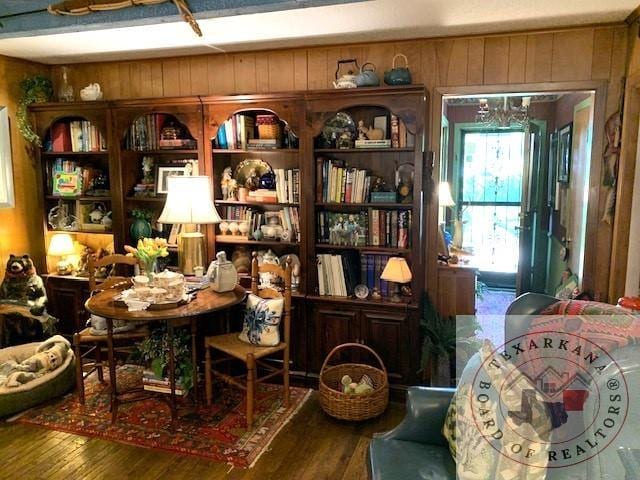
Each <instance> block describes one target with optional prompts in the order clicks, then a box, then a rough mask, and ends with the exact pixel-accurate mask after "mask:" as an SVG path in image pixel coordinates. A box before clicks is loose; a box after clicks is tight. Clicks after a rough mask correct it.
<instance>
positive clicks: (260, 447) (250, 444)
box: [16, 365, 311, 468]
mask: <svg viewBox="0 0 640 480" xmlns="http://www.w3.org/2000/svg"><path fill="white" fill-rule="evenodd" d="M141 374H142V371H141V369H140V368H138V367H135V366H131V365H125V366H121V367H118V389H121V388H122V389H126V388H129V387H131V386H135V385H140V382H141ZM105 375H106V373H105ZM107 380H108V379H107ZM216 387H218V388H216ZM214 389H215V394H214V402H213V405H212V406H211V407H207V406H206V405H204V403H205V402H201V403H202V405H198V406H197V407H196V406H194V405H193V403H192V402H191V401H189V400H186V399H180V400H179V402H180V403H179V406H180V407H181V408H180V409H179V415H180V418H179V419H178V420H177V421H176V428H175V430H174V431H173V432H172V431H171V429H170V426H171V413H170V410H169V406H168V403H167V402H165V401H163V400H162V399H160V398H158V397H157V396H155V397H151V398H147V399H144V400H137V401H133V402H130V403H120V404H119V406H118V422H117V423H116V424H115V425H112V424H111V414H110V412H109V394H108V386H107V385H106V384H105V385H101V384H100V383H99V382H98V381H97V379H96V378H95V377H92V378H90V379H88V380H87V382H86V388H85V393H86V404H85V405H84V406H82V405H80V403H79V402H78V398H77V396H76V394H75V393H70V394H68V395H66V396H65V397H63V398H62V399H61V400H59V401H58V402H56V403H53V404H49V405H46V406H44V407H36V408H34V409H32V410H28V411H27V412H26V413H25V414H24V415H22V416H21V417H19V418H18V419H17V420H16V421H17V422H19V423H24V424H31V425H38V426H42V427H46V428H50V429H52V430H61V431H65V432H71V433H76V434H79V435H85V436H88V437H100V438H104V439H108V440H113V441H116V442H121V443H127V444H131V445H137V446H141V447H146V448H155V449H160V450H165V451H168V452H172V453H179V454H185V455H194V456H198V457H203V458H207V459H210V460H213V461H216V462H221V463H222V462H224V463H228V464H230V465H233V466H234V467H240V468H247V467H251V466H252V465H253V464H254V463H255V461H256V460H257V459H258V457H259V456H260V455H261V454H262V453H263V452H264V451H265V450H266V448H267V447H268V446H269V444H270V443H271V441H272V440H273V439H274V438H275V436H276V435H277V434H278V432H279V431H280V429H281V428H282V427H283V426H284V425H285V424H286V423H287V422H288V421H289V420H290V419H291V418H292V417H293V415H294V414H295V413H296V412H297V411H298V409H299V408H300V407H301V406H302V405H303V404H304V402H305V401H306V400H307V399H308V398H309V394H310V393H311V390H309V389H304V388H296V387H291V402H290V406H289V408H285V407H284V405H283V399H282V387H281V386H280V385H270V384H260V385H259V386H258V388H257V390H258V391H257V394H256V401H255V414H254V415H255V416H254V418H255V420H254V428H253V429H252V430H251V431H247V429H246V427H245V426H244V425H245V418H246V417H245V402H244V393H243V392H241V391H240V390H239V389H236V388H231V387H229V386H222V385H219V386H218V385H214ZM158 395H162V394H158Z"/></svg>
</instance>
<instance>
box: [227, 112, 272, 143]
mask: <svg viewBox="0 0 640 480" xmlns="http://www.w3.org/2000/svg"><path fill="white" fill-rule="evenodd" d="M255 126H256V121H255V119H254V118H253V117H251V116H249V115H241V114H236V115H234V116H232V117H231V118H229V119H227V120H225V122H224V123H223V124H222V125H220V128H218V133H217V135H216V139H215V143H216V145H215V147H216V148H222V149H230V150H235V149H242V150H246V149H247V147H248V146H249V142H250V141H251V140H255ZM251 143H252V144H253V143H254V142H251ZM273 145H274V147H275V141H274V142H273Z"/></svg>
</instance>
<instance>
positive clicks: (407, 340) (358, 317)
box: [309, 301, 419, 386]
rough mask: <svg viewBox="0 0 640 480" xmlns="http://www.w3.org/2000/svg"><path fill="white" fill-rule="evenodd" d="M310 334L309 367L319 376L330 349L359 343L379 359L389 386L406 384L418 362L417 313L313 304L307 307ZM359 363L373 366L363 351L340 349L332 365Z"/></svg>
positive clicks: (401, 310) (356, 306)
mask: <svg viewBox="0 0 640 480" xmlns="http://www.w3.org/2000/svg"><path fill="white" fill-rule="evenodd" d="M309 314H310V319H311V320H310V322H311V323H312V325H311V326H310V327H311V328H310V331H311V332H312V335H313V342H312V345H313V346H312V348H311V350H310V353H311V360H310V368H311V371H312V373H313V374H318V373H320V369H321V367H322V363H323V362H324V359H325V358H326V357H327V355H328V354H329V353H330V352H331V350H332V349H333V348H334V347H336V346H337V345H340V344H343V343H361V344H364V345H368V346H369V347H371V348H372V349H373V350H374V351H375V352H376V353H377V354H378V355H379V356H380V358H381V359H382V361H383V362H384V364H385V367H386V369H387V373H388V375H389V383H390V384H391V385H395V386H398V385H409V384H411V383H412V382H413V381H414V376H415V371H416V370H417V362H418V355H417V354H419V352H418V336H417V335H411V334H410V332H412V331H416V332H417V311H416V310H415V309H403V308H394V307H390V308H384V307H380V308H374V307H361V306H358V305H345V304H335V303H333V302H326V303H325V302H322V301H316V302H315V303H314V305H313V306H312V307H311V308H310V312H309ZM344 362H362V363H367V364H371V365H374V366H377V362H376V360H375V359H374V358H373V357H371V356H370V355H369V354H367V353H366V352H364V351H359V350H356V349H350V350H347V349H345V350H342V351H340V352H338V353H337V354H336V355H335V356H334V357H333V359H332V363H344Z"/></svg>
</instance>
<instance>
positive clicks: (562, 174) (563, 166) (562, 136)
mask: <svg viewBox="0 0 640 480" xmlns="http://www.w3.org/2000/svg"><path fill="white" fill-rule="evenodd" d="M572 128H573V123H568V124H566V125H565V126H564V127H562V128H561V129H560V132H559V133H558V182H560V183H569V178H570V176H571V175H570V174H571V133H572Z"/></svg>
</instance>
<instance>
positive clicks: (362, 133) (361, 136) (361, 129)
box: [358, 120, 369, 140]
mask: <svg viewBox="0 0 640 480" xmlns="http://www.w3.org/2000/svg"><path fill="white" fill-rule="evenodd" d="M368 131H369V129H368V128H367V127H365V126H364V121H362V120H358V140H368V138H369V137H368V136H367V132H368Z"/></svg>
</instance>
